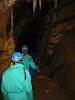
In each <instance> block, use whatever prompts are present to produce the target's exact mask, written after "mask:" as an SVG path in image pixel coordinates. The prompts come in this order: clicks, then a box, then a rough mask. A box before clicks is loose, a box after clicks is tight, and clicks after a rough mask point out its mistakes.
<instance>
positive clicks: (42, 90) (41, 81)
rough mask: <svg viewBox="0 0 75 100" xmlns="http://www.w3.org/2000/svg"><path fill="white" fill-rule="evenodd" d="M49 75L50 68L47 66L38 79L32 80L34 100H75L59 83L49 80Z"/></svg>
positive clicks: (38, 75)
mask: <svg viewBox="0 0 75 100" xmlns="http://www.w3.org/2000/svg"><path fill="white" fill-rule="evenodd" d="M48 74H49V72H48V67H47V66H45V67H43V68H42V69H41V71H40V73H38V74H37V78H33V79H32V84H33V93H34V100H75V97H74V96H72V95H71V93H70V92H69V91H66V90H63V89H62V88H61V87H60V84H59V83H58V82H57V81H55V80H52V79H49V78H48ZM70 95H71V96H70Z"/></svg>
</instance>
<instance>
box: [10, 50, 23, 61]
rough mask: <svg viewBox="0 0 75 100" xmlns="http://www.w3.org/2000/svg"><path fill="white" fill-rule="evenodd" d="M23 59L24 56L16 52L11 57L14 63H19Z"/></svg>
mask: <svg viewBox="0 0 75 100" xmlns="http://www.w3.org/2000/svg"><path fill="white" fill-rule="evenodd" d="M22 59H23V58H22V54H21V53H20V52H14V53H13V54H12V55H11V61H12V62H18V61H21V60H22Z"/></svg>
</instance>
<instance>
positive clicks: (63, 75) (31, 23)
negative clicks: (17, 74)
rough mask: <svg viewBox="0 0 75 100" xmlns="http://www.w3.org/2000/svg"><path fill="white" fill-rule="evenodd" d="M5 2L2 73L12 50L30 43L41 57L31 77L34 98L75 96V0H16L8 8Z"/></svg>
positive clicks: (71, 99)
mask: <svg viewBox="0 0 75 100" xmlns="http://www.w3.org/2000/svg"><path fill="white" fill-rule="evenodd" d="M6 1H7V0H6ZM9 1H10V0H9ZM35 1H36V2H35ZM2 2H4V3H5V4H6V5H7V3H6V2H5V0H1V1H0V29H1V30H0V54H1V56H0V58H1V61H0V66H1V70H0V76H1V75H2V72H3V71H4V70H6V69H7V68H8V67H7V65H8V66H9V65H10V57H11V54H12V53H13V52H14V51H19V52H22V51H21V47H22V45H27V46H28V53H29V54H31V53H32V54H35V55H37V57H40V58H41V60H40V61H41V64H40V66H38V67H39V68H40V72H36V76H37V77H34V78H32V85H33V94H34V100H50V99H51V100H75V0H61V1H60V0H15V3H14V4H13V5H12V6H10V7H8V9H7V8H5V7H7V6H6V5H5V7H4V6H3V3H2ZM34 2H35V4H34ZM39 2H40V3H39ZM2 7H4V8H2ZM41 65H42V66H41ZM0 100H2V99H0Z"/></svg>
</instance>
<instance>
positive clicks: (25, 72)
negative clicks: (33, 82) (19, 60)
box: [23, 67, 26, 80]
mask: <svg viewBox="0 0 75 100" xmlns="http://www.w3.org/2000/svg"><path fill="white" fill-rule="evenodd" d="M23 70H24V79H25V80H26V71H25V68H24V67H23Z"/></svg>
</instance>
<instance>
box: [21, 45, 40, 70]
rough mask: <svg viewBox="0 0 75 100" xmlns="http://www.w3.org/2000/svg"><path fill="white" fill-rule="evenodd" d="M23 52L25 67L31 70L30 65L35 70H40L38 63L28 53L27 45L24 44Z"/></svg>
mask: <svg viewBox="0 0 75 100" xmlns="http://www.w3.org/2000/svg"><path fill="white" fill-rule="evenodd" d="M22 53H23V64H24V67H25V68H26V69H27V70H28V71H29V67H31V68H32V69H33V70H34V71H35V70H37V71H39V68H38V66H37V65H35V62H34V61H33V59H32V57H31V56H30V55H29V54H28V47H27V46H26V45H24V46H22Z"/></svg>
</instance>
